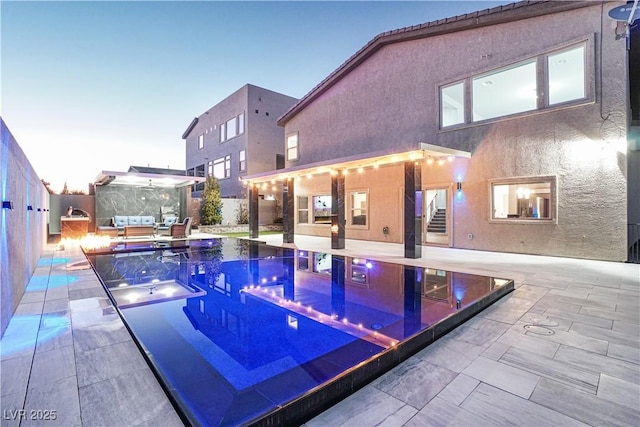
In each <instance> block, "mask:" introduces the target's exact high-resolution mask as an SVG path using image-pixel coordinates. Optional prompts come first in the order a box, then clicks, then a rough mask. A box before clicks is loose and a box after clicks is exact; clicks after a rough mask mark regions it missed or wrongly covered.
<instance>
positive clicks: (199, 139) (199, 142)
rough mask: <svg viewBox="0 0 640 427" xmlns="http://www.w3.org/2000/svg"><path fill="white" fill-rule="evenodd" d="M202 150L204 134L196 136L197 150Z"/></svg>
mask: <svg viewBox="0 0 640 427" xmlns="http://www.w3.org/2000/svg"><path fill="white" fill-rule="evenodd" d="M203 148H204V133H203V134H200V135H198V150H202V149H203Z"/></svg>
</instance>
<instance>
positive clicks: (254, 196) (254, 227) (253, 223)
mask: <svg viewBox="0 0 640 427" xmlns="http://www.w3.org/2000/svg"><path fill="white" fill-rule="evenodd" d="M259 191H260V190H259V189H258V187H257V186H255V185H253V184H251V185H250V186H249V237H250V238H252V239H256V238H257V237H258V193H259Z"/></svg>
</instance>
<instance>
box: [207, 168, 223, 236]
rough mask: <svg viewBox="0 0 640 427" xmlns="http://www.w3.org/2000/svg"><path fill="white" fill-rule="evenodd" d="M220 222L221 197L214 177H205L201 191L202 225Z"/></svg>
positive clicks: (218, 185)
mask: <svg viewBox="0 0 640 427" xmlns="http://www.w3.org/2000/svg"><path fill="white" fill-rule="evenodd" d="M220 223H222V197H221V196H220V184H219V183H218V180H217V179H216V178H215V177H212V176H210V177H207V181H206V182H205V183H204V191H203V192H202V225H214V224H220Z"/></svg>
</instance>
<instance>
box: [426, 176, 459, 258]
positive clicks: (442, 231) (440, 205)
mask: <svg viewBox="0 0 640 427" xmlns="http://www.w3.org/2000/svg"><path fill="white" fill-rule="evenodd" d="M451 193H452V191H451V188H450V187H448V186H442V187H434V188H427V189H426V190H424V191H423V194H424V197H423V203H424V208H423V210H422V212H423V213H424V217H423V222H422V223H423V226H424V230H423V235H424V242H425V243H426V244H428V245H439V246H449V247H450V246H451V236H452V233H451V209H452V206H453V205H452V203H451Z"/></svg>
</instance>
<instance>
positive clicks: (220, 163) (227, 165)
mask: <svg viewBox="0 0 640 427" xmlns="http://www.w3.org/2000/svg"><path fill="white" fill-rule="evenodd" d="M213 176H215V177H216V178H217V179H224V178H229V177H230V176H231V156H226V157H220V158H218V159H215V160H214V161H213Z"/></svg>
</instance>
